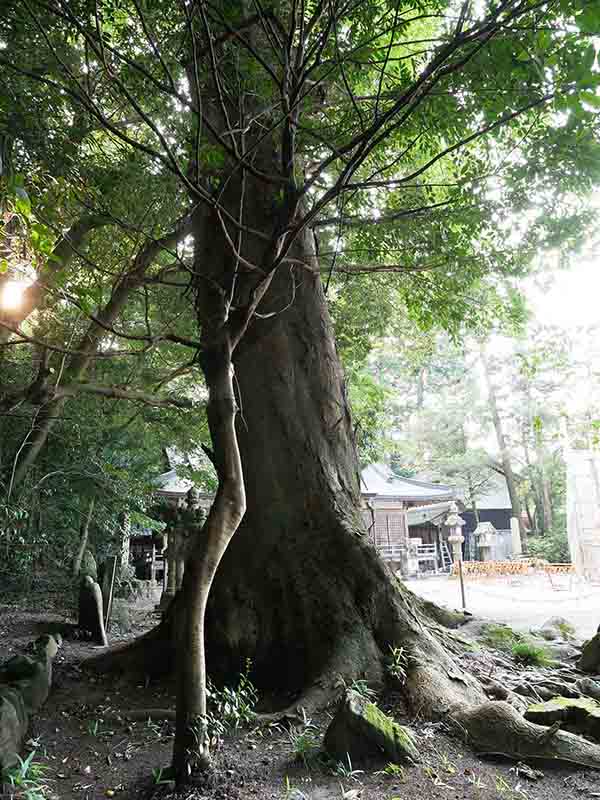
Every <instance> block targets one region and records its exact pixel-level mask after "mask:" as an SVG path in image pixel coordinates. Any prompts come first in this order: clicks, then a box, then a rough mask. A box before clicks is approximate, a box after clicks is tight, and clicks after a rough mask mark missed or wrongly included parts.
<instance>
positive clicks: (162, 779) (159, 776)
mask: <svg viewBox="0 0 600 800" xmlns="http://www.w3.org/2000/svg"><path fill="white" fill-rule="evenodd" d="M170 774H171V773H170V769H169V768H168V767H166V768H165V767H154V769H153V770H152V783H153V784H154V785H155V786H160V785H161V784H165V783H169V782H170V780H171V778H170Z"/></svg>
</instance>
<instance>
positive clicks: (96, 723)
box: [87, 719, 100, 736]
mask: <svg viewBox="0 0 600 800" xmlns="http://www.w3.org/2000/svg"><path fill="white" fill-rule="evenodd" d="M99 731H100V720H99V719H90V720H88V724H87V732H88V733H89V735H90V736H98V732H99Z"/></svg>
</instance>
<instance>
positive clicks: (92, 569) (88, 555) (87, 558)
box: [79, 550, 98, 581]
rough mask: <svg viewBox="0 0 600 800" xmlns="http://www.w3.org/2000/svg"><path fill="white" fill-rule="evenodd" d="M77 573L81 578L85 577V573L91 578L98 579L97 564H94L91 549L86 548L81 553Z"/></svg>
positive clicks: (94, 560)
mask: <svg viewBox="0 0 600 800" xmlns="http://www.w3.org/2000/svg"><path fill="white" fill-rule="evenodd" d="M79 575H80V576H81V577H82V578H85V576H86V575H89V576H90V578H92V580H94V581H97V580H98V565H97V564H96V559H95V558H94V554H93V553H92V551H91V550H86V551H85V552H84V554H83V558H82V559H81V570H80V571H79Z"/></svg>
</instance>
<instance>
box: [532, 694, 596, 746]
mask: <svg viewBox="0 0 600 800" xmlns="http://www.w3.org/2000/svg"><path fill="white" fill-rule="evenodd" d="M525 719H526V720H529V722H535V723H537V724H538V725H553V724H554V723H555V722H561V723H562V725H563V727H565V728H567V729H568V730H571V731H572V732H573V733H583V734H586V735H587V736H591V737H592V738H593V739H596V740H598V741H600V703H598V702H597V701H596V700H593V699H592V698H591V697H578V698H573V697H553V698H552V700H548V701H547V702H546V703H535V704H534V705H531V706H529V708H528V709H527V711H526V712H525Z"/></svg>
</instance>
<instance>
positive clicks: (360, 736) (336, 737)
mask: <svg viewBox="0 0 600 800" xmlns="http://www.w3.org/2000/svg"><path fill="white" fill-rule="evenodd" d="M323 745H324V747H325V750H326V751H327V753H329V755H330V756H332V757H333V758H335V759H336V760H338V761H344V762H346V761H347V759H348V757H350V760H351V762H352V763H355V762H360V761H364V760H365V759H368V758H372V757H377V756H382V755H383V756H385V758H387V759H388V760H390V761H393V762H394V763H402V762H412V763H414V762H418V761H420V757H419V751H418V749H417V747H416V744H415V741H414V739H413V736H412V734H411V732H410V731H409V730H408V728H405V727H403V726H402V725H398V723H397V722H394V720H392V719H391V718H390V717H388V716H387V715H386V714H384V713H383V711H381V710H380V709H379V708H377V706H376V705H375V703H371V702H370V701H369V700H367V699H366V698H365V697H363V696H362V695H360V694H358V692H355V691H353V690H348V691H347V692H346V694H345V696H344V697H343V698H342V700H341V701H340V704H339V706H338V709H337V712H336V715H335V717H334V718H333V720H332V721H331V724H330V725H329V728H328V729H327V732H326V733H325V739H324V742H323Z"/></svg>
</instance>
